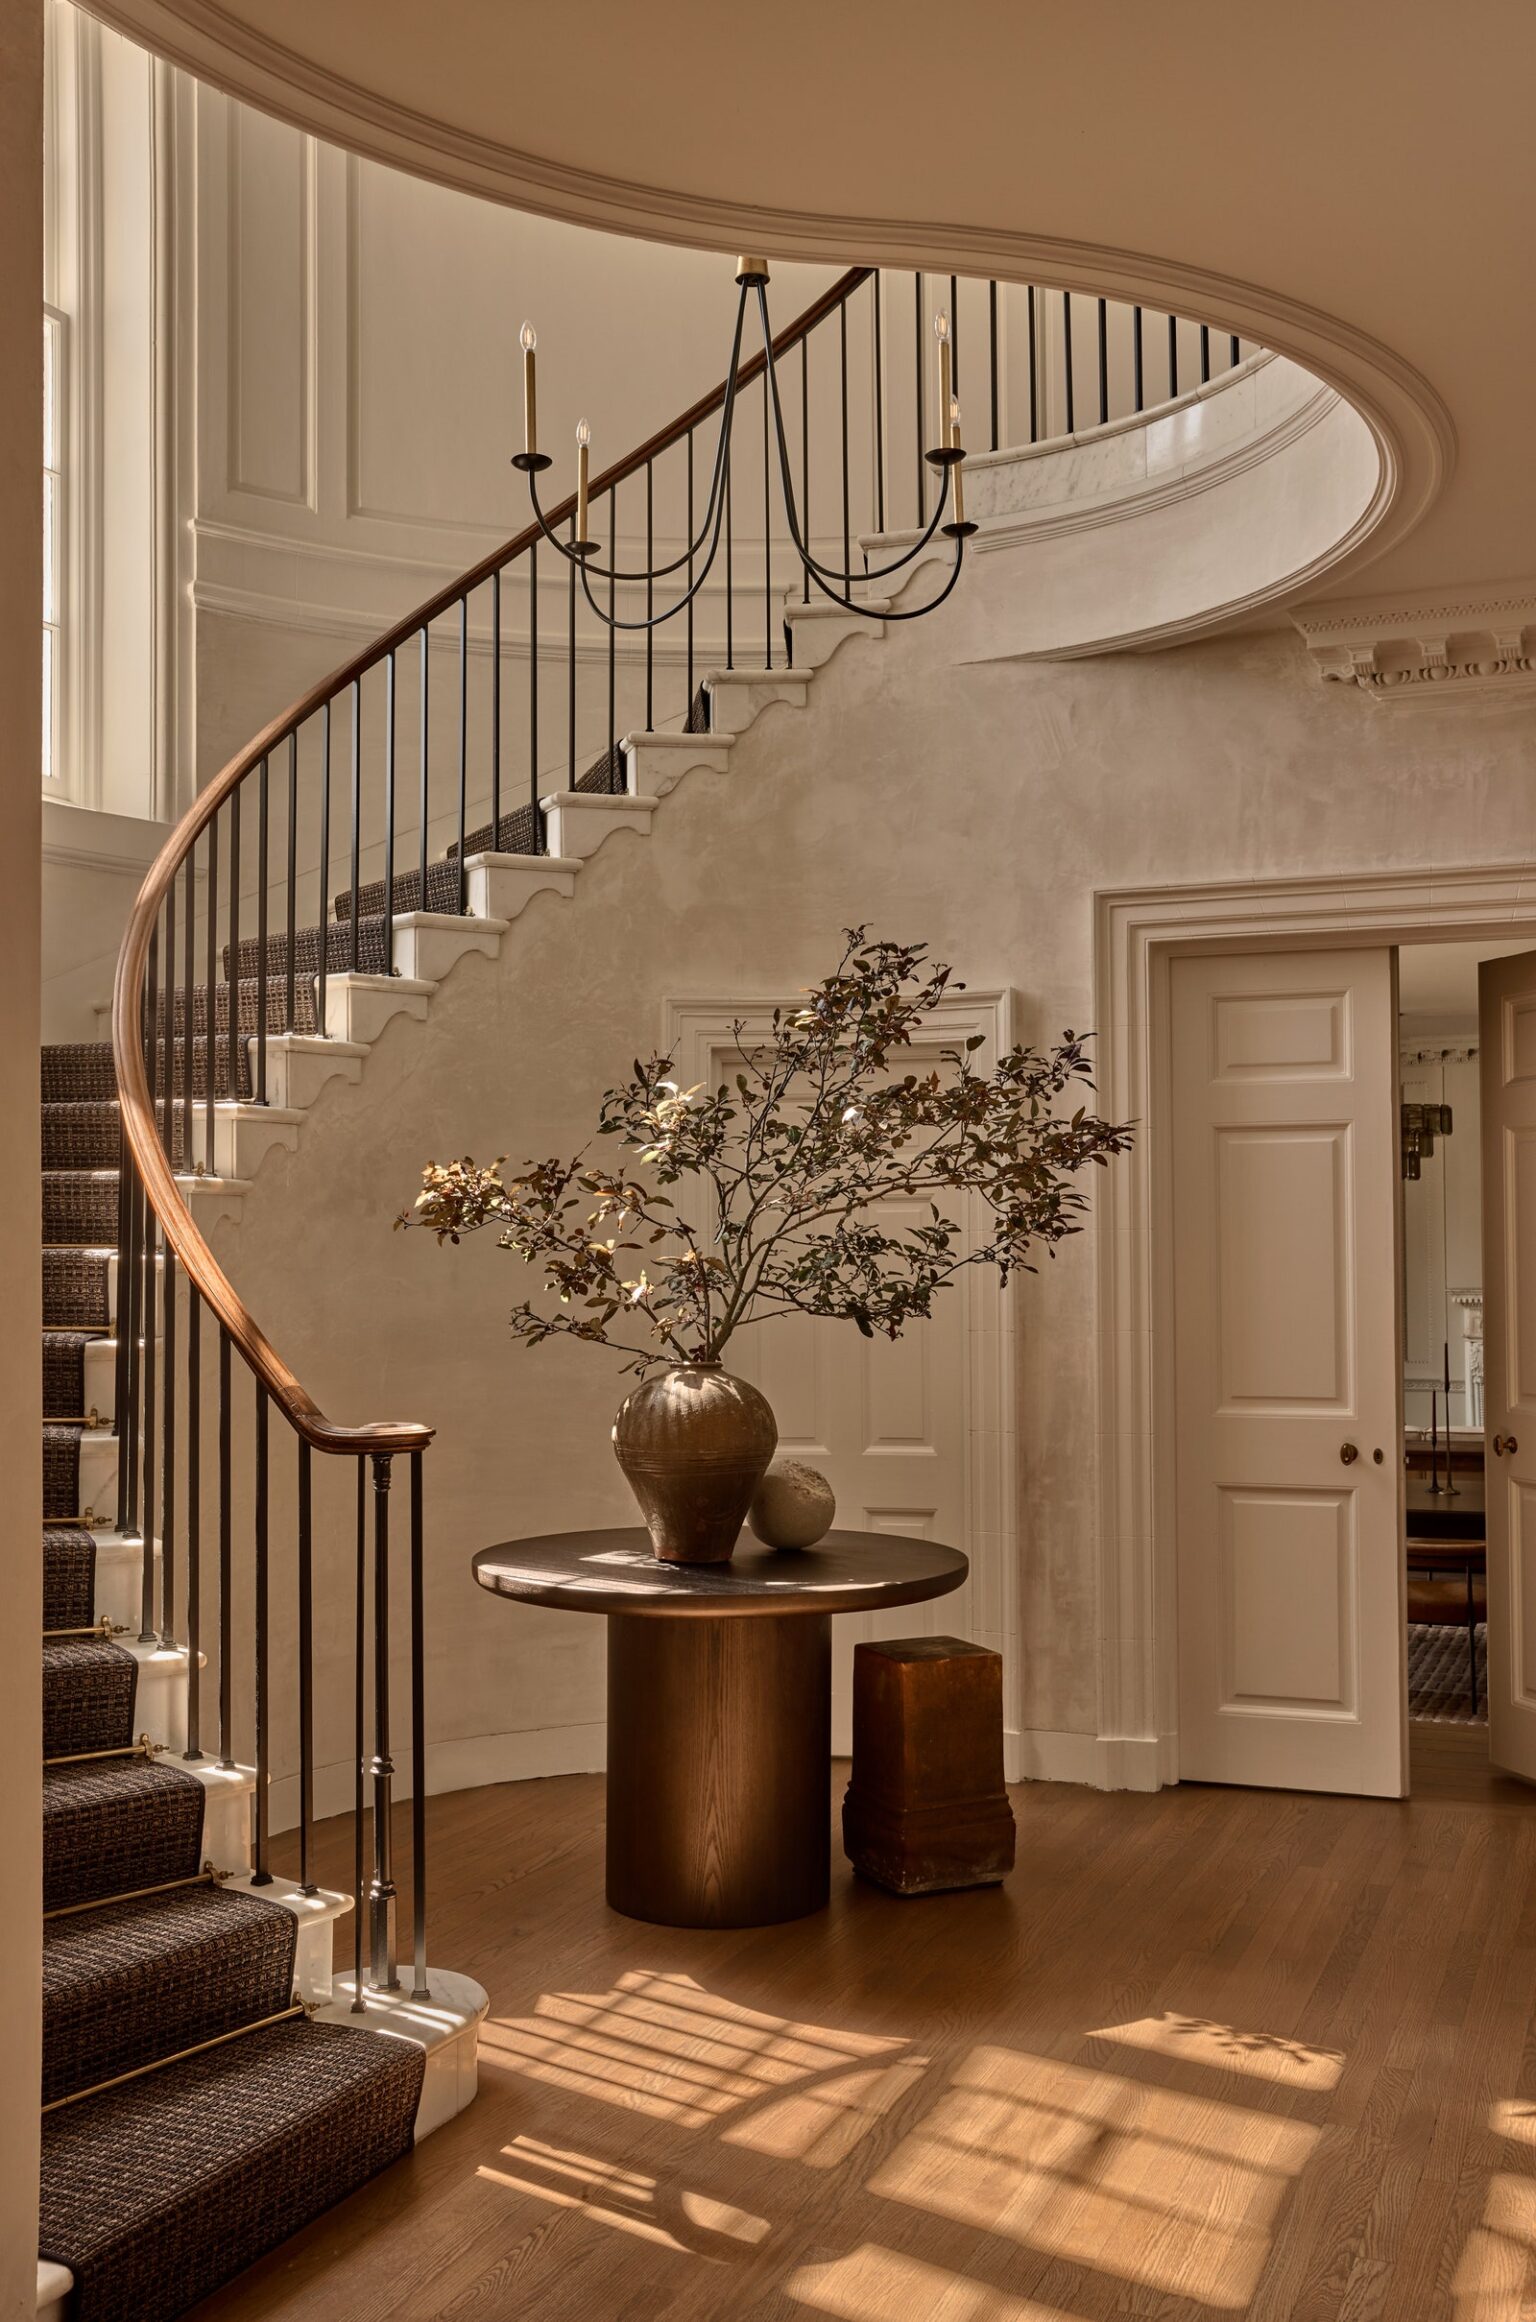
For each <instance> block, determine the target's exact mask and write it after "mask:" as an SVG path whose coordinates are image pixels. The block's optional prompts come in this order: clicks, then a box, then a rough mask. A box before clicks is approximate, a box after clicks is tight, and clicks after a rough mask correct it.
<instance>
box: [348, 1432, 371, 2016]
mask: <svg viewBox="0 0 1536 2322" xmlns="http://www.w3.org/2000/svg"><path fill="white" fill-rule="evenodd" d="M367 1587H368V1455H367V1453H366V1452H362V1453H360V1454H359V1455H358V1462H357V1555H356V1563H355V1581H354V1589H353V1605H354V1609H355V1613H356V1619H355V1621H354V1624H353V1627H354V1636H353V1653H352V1660H353V1702H354V1717H353V1764H354V1772H353V1791H352V2013H353V2015H354V2016H360V2015H362V2014H363V2013H364V2012H365V2010H366V2008H367V2005H368V2002H367V2001H366V2000H365V1999H364V1997H363V1902H364V1888H363V1758H364V1753H365V1751H366V1749H367V1730H368V1729H367V1714H368V1712H367V1700H366V1695H365V1687H366V1684H367V1667H368V1664H367V1659H366V1656H365V1653H364V1635H365V1630H366V1626H367V1616H368V1600H367Z"/></svg>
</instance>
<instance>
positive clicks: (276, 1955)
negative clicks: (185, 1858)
mask: <svg viewBox="0 0 1536 2322" xmlns="http://www.w3.org/2000/svg"><path fill="white" fill-rule="evenodd" d="M297 1939H298V1921H297V1919H296V1918H295V1917H294V1915H293V1913H292V1912H291V1911H285V1910H284V1909H283V1908H282V1906H281V1905H280V1904H277V1903H269V1902H267V1901H265V1900H264V1899H263V1898H262V1897H260V1896H257V1895H252V1894H250V1893H248V1892H246V1891H245V1890H243V1889H242V1890H239V1891H237V1892H234V1893H229V1892H226V1891H223V1890H221V1889H220V1888H218V1887H217V1886H213V1885H205V1886H197V1887H183V1888H181V1889H179V1890H177V1891H175V1892H173V1893H170V1894H159V1895H141V1896H138V1897H136V1898H134V1899H133V1900H131V1901H126V1902H121V1903H104V1904H102V1905H101V1906H100V1907H99V1908H98V1909H96V1910H91V1911H80V1912H76V1913H74V1914H72V1915H71V1916H70V1917H69V1918H67V1919H51V1920H49V1921H48V1922H47V1924H46V1925H45V1927H44V1929H43V2102H44V2103H45V2104H50V2103H52V2102H53V2100H54V2098H55V2097H59V2096H68V2095H72V2094H73V2093H74V2092H75V2091H76V2090H78V2089H82V2088H90V2087H92V2086H95V2085H97V2084H98V2083H100V2082H101V2081H103V2080H110V2079H112V2078H113V2077H114V2076H115V2075H116V2074H117V2073H120V2072H131V2071H134V2070H135V2069H136V2068H137V2067H138V2066H140V2065H142V2064H149V2063H153V2062H155V2061H156V2060H157V2059H159V2058H161V2057H166V2056H172V2055H175V2054H176V2053H178V2051H180V2050H182V2049H184V2048H190V2047H193V2046H195V2045H196V2043H197V2042H198V2041H200V2040H208V2039H216V2038H217V2037H218V2036H219V2035H220V2034H221V2033H223V2032H229V2031H233V2030H234V2029H235V2028H236V2027H237V2026H239V2025H242V2024H252V2023H257V2022H259V2021H260V2020H261V2018H262V2017H263V2016H270V2015H275V2014H276V2013H277V2011H278V2010H279V2009H280V2008H285V2007H286V2006H287V2005H288V2003H289V2001H290V1999H291V1998H292V1996H293V1963H294V1952H295V1947H296V1943H297Z"/></svg>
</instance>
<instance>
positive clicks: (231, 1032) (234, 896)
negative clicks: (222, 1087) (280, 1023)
mask: <svg viewBox="0 0 1536 2322" xmlns="http://www.w3.org/2000/svg"><path fill="white" fill-rule="evenodd" d="M244 813H245V786H244V784H243V783H242V784H241V785H240V787H239V788H238V789H236V790H233V791H231V793H230V798H229V816H230V820H229V926H228V929H227V930H226V935H227V942H226V946H225V952H224V999H225V1004H226V1006H227V1007H228V1009H229V1022H228V1023H227V1024H226V1025H225V1027H224V1032H225V1040H226V1043H227V1048H226V1062H227V1065H228V1070H229V1089H228V1095H229V1101H230V1103H231V1104H237V1103H238V1102H239V1100H240V1096H241V1094H242V1088H243V1081H244V1075H243V1074H242V1072H241V1070H240V824H241V821H242V819H243V817H244ZM208 1005H209V1008H210V1009H211V1008H212V1006H213V994H212V993H211V992H210V993H209V995H208ZM208 1029H209V1033H210V1036H211V1034H212V1030H213V1026H212V1023H211V1022H210V1024H209V1028H208ZM215 1158H217V1156H215Z"/></svg>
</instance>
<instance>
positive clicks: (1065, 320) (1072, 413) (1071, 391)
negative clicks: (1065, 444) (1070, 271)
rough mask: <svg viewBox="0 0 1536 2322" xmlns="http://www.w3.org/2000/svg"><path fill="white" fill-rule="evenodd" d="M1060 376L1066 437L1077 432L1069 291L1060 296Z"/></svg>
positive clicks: (1070, 298)
mask: <svg viewBox="0 0 1536 2322" xmlns="http://www.w3.org/2000/svg"><path fill="white" fill-rule="evenodd" d="M1061 375H1062V383H1063V385H1064V386H1065V388H1066V391H1067V430H1066V431H1067V433H1068V435H1073V434H1075V433H1076V430H1077V417H1076V413H1077V397H1076V387H1077V382H1076V380H1075V379H1074V378H1073V376H1072V293H1071V291H1070V290H1064V291H1063V292H1062V294H1061Z"/></svg>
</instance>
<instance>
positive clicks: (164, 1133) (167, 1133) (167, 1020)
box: [155, 877, 179, 1169]
mask: <svg viewBox="0 0 1536 2322" xmlns="http://www.w3.org/2000/svg"><path fill="white" fill-rule="evenodd" d="M178 1014H179V995H178V993H177V990H176V881H175V878H174V877H173V878H172V880H171V883H170V885H169V886H168V887H167V889H166V891H165V998H164V1001H163V1003H162V1006H161V1010H160V1015H161V1023H162V1026H163V1030H162V1029H157V1031H156V1035H155V1037H156V1039H157V1040H158V1041H160V1042H162V1043H163V1050H164V1057H165V1074H164V1080H163V1083H162V1088H161V1096H160V1105H161V1113H160V1118H159V1120H158V1121H157V1123H156V1126H157V1128H158V1129H159V1132H160V1147H161V1150H162V1152H163V1153H164V1154H165V1156H166V1159H167V1160H168V1161H169V1162H170V1164H171V1167H172V1168H173V1169H174V1168H175V1166H176V1062H177V1057H176V1019H177V1016H178Z"/></svg>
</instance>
